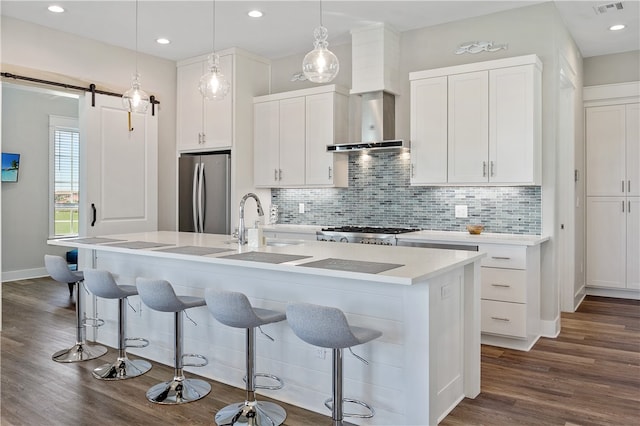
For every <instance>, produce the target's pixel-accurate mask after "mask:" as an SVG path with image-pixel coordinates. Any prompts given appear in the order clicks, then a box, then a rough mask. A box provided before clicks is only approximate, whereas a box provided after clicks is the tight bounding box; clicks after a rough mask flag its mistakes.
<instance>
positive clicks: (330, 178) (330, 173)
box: [329, 166, 331, 179]
mask: <svg viewBox="0 0 640 426" xmlns="http://www.w3.org/2000/svg"><path fill="white" fill-rule="evenodd" d="M329 179H331V166H329Z"/></svg>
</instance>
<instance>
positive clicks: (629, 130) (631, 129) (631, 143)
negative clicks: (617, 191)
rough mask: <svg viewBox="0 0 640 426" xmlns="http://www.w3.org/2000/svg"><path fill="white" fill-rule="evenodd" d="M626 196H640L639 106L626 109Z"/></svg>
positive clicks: (630, 105)
mask: <svg viewBox="0 0 640 426" xmlns="http://www.w3.org/2000/svg"><path fill="white" fill-rule="evenodd" d="M625 125H626V136H627V138H626V141H627V166H626V169H627V195H632V196H640V104H629V105H627V107H626V120H625Z"/></svg>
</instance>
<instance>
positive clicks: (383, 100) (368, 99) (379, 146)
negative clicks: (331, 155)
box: [327, 90, 410, 153]
mask: <svg viewBox="0 0 640 426" xmlns="http://www.w3.org/2000/svg"><path fill="white" fill-rule="evenodd" d="M361 98H362V131H361V134H362V140H361V141H358V142H351V143H341V144H335V145H328V146H327V151H329V152H335V153H345V152H346V153H349V152H352V151H365V150H377V151H380V150H397V149H404V150H407V149H409V148H410V145H409V141H404V140H402V139H395V127H396V102H395V97H394V95H392V94H391V93H388V92H384V91H382V90H381V91H377V92H369V93H363V94H362V95H361Z"/></svg>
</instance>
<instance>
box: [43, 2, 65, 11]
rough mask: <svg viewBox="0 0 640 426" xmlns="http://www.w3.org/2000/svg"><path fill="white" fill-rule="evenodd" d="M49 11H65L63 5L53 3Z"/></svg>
mask: <svg viewBox="0 0 640 426" xmlns="http://www.w3.org/2000/svg"><path fill="white" fill-rule="evenodd" d="M47 9H48V10H49V12H53V13H62V12H64V8H63V7H62V6H58V5H57V4H53V5H51V6H49V7H48V8H47Z"/></svg>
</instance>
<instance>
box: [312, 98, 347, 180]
mask: <svg viewBox="0 0 640 426" xmlns="http://www.w3.org/2000/svg"><path fill="white" fill-rule="evenodd" d="M348 99H349V98H348V97H347V96H346V95H344V94H341V93H338V92H329V93H320V94H317V95H309V96H305V100H306V105H305V106H306V108H305V113H306V129H305V130H306V133H305V140H306V145H305V147H306V156H305V184H306V185H307V186H347V174H348V170H347V169H348V160H349V156H348V155H337V154H333V153H331V152H327V145H331V144H335V143H341V142H347V137H348V120H347V119H345V117H347V116H348V115H349V110H348V108H349V105H348Z"/></svg>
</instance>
